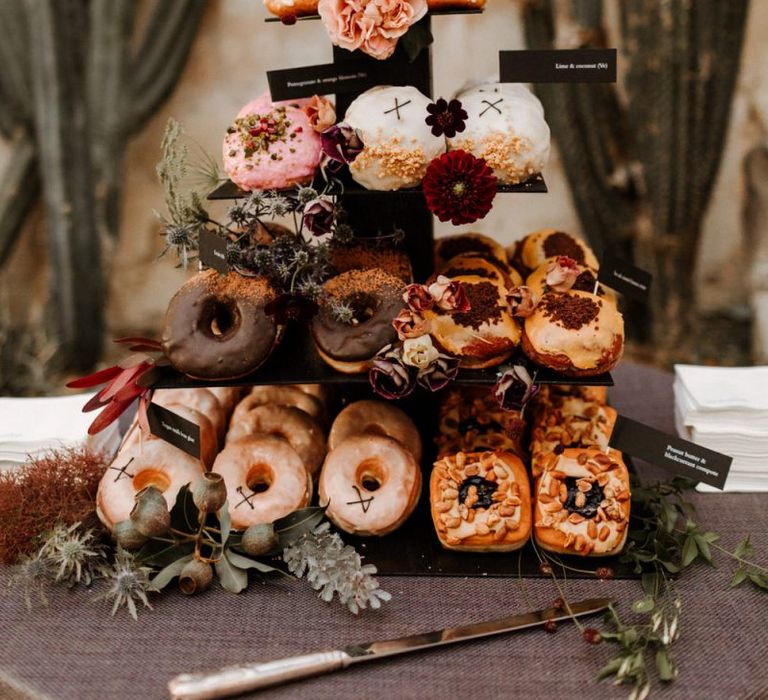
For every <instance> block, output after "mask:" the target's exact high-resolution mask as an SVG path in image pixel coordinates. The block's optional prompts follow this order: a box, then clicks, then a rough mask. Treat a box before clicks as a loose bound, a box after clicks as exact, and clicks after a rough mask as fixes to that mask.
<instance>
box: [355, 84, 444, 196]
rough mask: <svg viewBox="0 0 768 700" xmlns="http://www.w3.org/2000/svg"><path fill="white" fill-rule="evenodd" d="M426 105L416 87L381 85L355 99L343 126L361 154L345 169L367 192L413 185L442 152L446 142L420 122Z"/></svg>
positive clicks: (423, 120) (416, 183)
mask: <svg viewBox="0 0 768 700" xmlns="http://www.w3.org/2000/svg"><path fill="white" fill-rule="evenodd" d="M429 104H431V100H430V99H429V98H428V97H427V96H426V95H423V94H422V93H420V92H419V91H418V90H417V89H416V88H415V87H410V86H405V87H391V86H387V85H381V86H379V87H375V88H371V89H370V90H367V91H366V92H364V93H363V94H362V95H360V96H358V97H357V98H356V99H355V100H354V102H352V104H351V105H349V107H348V108H347V113H346V115H345V116H344V121H345V122H346V123H347V124H349V126H351V127H353V128H355V129H358V130H359V131H360V133H361V135H362V139H363V150H362V152H361V153H360V154H359V155H358V156H357V158H355V160H354V161H353V162H352V163H351V164H350V166H349V171H350V173H351V174H352V177H353V178H354V179H355V180H356V181H357V182H359V183H360V184H361V185H362V186H363V187H366V188H367V189H369V190H399V189H402V188H404V187H414V186H416V185H418V184H419V183H420V182H421V180H422V178H423V177H424V173H426V171H427V165H429V162H430V161H431V160H432V159H433V158H436V157H437V156H439V155H440V154H441V153H444V152H445V139H444V138H443V137H442V136H433V135H432V131H431V127H430V126H428V125H427V123H426V121H425V119H426V118H427V117H428V116H429V112H427V105H429Z"/></svg>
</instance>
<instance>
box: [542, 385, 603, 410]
mask: <svg viewBox="0 0 768 700" xmlns="http://www.w3.org/2000/svg"><path fill="white" fill-rule="evenodd" d="M570 396H577V397H579V398H582V399H584V401H592V402H594V403H597V404H600V405H601V406H604V405H605V404H606V403H607V402H608V387H605V386H581V385H574V384H546V385H544V386H542V387H541V388H540V389H539V393H538V394H536V399H535V401H536V404H546V405H551V406H554V407H555V408H559V407H561V406H562V401H563V399H565V398H567V397H570Z"/></svg>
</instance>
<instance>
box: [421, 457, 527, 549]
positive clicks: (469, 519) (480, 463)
mask: <svg viewBox="0 0 768 700" xmlns="http://www.w3.org/2000/svg"><path fill="white" fill-rule="evenodd" d="M429 501H430V506H431V512H432V522H433V524H434V526H435V532H436V533H437V537H438V539H439V540H440V544H441V545H442V546H443V547H444V548H445V549H455V550H458V551H460V552H512V551H514V550H516V549H520V547H522V546H523V545H524V544H525V543H526V542H527V541H528V538H529V537H530V534H531V487H530V483H529V482H528V474H527V473H526V471H525V466H524V465H523V463H522V462H521V461H520V458H519V457H516V456H515V455H513V454H510V453H509V452H474V453H469V454H465V453H464V452H458V453H457V454H455V455H451V456H448V457H444V458H443V459H441V460H439V461H437V462H435V466H434V468H433V469H432V475H431V477H430V480H429Z"/></svg>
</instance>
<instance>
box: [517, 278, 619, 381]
mask: <svg viewBox="0 0 768 700" xmlns="http://www.w3.org/2000/svg"><path fill="white" fill-rule="evenodd" d="M522 347H523V352H524V353H525V354H526V355H527V356H528V357H529V358H530V359H531V360H533V361H534V362H535V363H537V364H539V365H542V366H544V367H549V368H551V369H553V370H556V371H557V372H560V373H561V374H563V375H565V376H566V377H592V376H595V375H597V374H602V373H603V372H609V371H610V370H612V369H613V368H614V367H615V366H616V363H617V362H618V361H619V359H621V355H622V352H623V351H624V318H623V317H622V315H621V313H620V312H619V310H618V309H617V308H616V306H615V305H614V304H611V303H610V302H608V301H604V300H603V299H601V298H600V297H598V296H595V295H594V294H588V293H586V292H573V291H570V292H562V293H557V292H550V293H548V294H545V295H544V297H543V298H542V300H541V301H540V302H539V304H538V306H537V307H536V309H535V310H534V312H533V314H531V315H530V316H528V318H526V319H525V325H524V327H523V342H522Z"/></svg>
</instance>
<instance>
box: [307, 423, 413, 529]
mask: <svg viewBox="0 0 768 700" xmlns="http://www.w3.org/2000/svg"><path fill="white" fill-rule="evenodd" d="M319 493H320V503H321V504H326V503H327V504H328V510H327V511H326V515H327V516H328V517H329V518H330V520H331V521H332V522H333V523H334V524H335V525H336V526H337V527H339V528H341V529H342V530H344V531H345V532H349V533H351V534H353V535H386V534H387V533H388V532H392V531H393V530H396V529H397V528H398V527H400V525H402V524H403V523H404V522H405V520H406V518H408V516H409V515H410V514H411V513H412V512H413V509H414V508H415V507H416V503H417V502H418V500H419V496H420V494H421V470H420V469H419V465H418V464H416V460H414V458H413V455H412V454H411V453H410V452H409V451H408V450H406V449H405V448H404V447H403V446H402V445H401V444H400V443H399V442H397V441H396V440H393V439H392V438H388V437H384V436H379V435H359V436H356V437H350V438H348V439H346V440H345V441H344V442H342V443H341V444H340V445H339V446H338V447H337V448H336V449H335V450H333V451H332V452H329V453H328V456H327V457H326V458H325V464H324V465H323V470H322V471H321V472H320V484H319Z"/></svg>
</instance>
